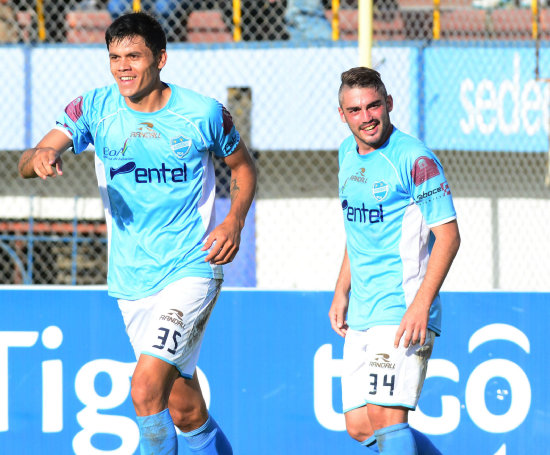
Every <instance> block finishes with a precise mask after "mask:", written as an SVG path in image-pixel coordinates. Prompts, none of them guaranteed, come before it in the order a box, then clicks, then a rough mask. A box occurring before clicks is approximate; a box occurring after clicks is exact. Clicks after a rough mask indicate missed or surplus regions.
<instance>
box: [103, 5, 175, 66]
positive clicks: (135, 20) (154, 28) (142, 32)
mask: <svg viewBox="0 0 550 455" xmlns="http://www.w3.org/2000/svg"><path fill="white" fill-rule="evenodd" d="M131 36H141V37H142V38H143V39H144V41H145V45H146V46H147V47H148V48H149V49H151V52H152V53H153V55H154V56H155V57H158V56H159V55H160V52H161V51H162V50H163V49H166V34H165V33H164V30H163V29H162V26H161V25H160V24H159V22H158V21H157V20H156V19H155V18H154V17H153V16H150V15H149V14H146V13H141V12H140V13H129V14H124V15H122V16H120V17H118V18H116V19H115V20H114V21H113V23H112V24H111V25H110V26H109V28H108V29H107V31H106V32H105V43H106V44H107V49H109V46H110V45H111V43H112V42H114V41H122V40H123V39H125V38H129V37H131Z"/></svg>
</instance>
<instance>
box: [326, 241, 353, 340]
mask: <svg viewBox="0 0 550 455" xmlns="http://www.w3.org/2000/svg"><path fill="white" fill-rule="evenodd" d="M350 290H351V269H350V264H349V257H348V250H347V248H346V250H345V251H344V260H343V261H342V267H340V274H339V275H338V280H337V281H336V288H335V289H334V297H333V298H332V305H331V306H330V310H329V312H328V317H329V319H330V325H331V326H332V329H333V330H334V331H335V332H336V333H337V334H338V335H340V336H342V337H345V336H346V332H347V330H348V325H347V324H346V316H347V314H348V305H349V292H350Z"/></svg>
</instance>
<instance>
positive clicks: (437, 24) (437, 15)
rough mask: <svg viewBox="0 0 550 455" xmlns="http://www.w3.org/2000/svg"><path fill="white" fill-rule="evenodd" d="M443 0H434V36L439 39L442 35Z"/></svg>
mask: <svg viewBox="0 0 550 455" xmlns="http://www.w3.org/2000/svg"><path fill="white" fill-rule="evenodd" d="M440 3H441V0H434V14H433V37H434V39H435V40H438V39H439V38H440V36H441V10H440Z"/></svg>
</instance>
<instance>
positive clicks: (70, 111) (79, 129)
mask: <svg viewBox="0 0 550 455" xmlns="http://www.w3.org/2000/svg"><path fill="white" fill-rule="evenodd" d="M88 103H89V100H87V99H86V98H85V97H84V96H79V97H78V98H76V99H74V100H73V101H71V102H70V103H69V104H68V105H67V107H66V108H65V110H64V111H63V113H62V114H61V115H60V116H59V117H58V119H57V121H56V127H57V128H58V129H61V130H63V131H64V132H65V133H66V134H67V135H68V136H69V137H70V138H71V139H72V141H73V148H74V152H75V153H76V154H79V153H81V152H83V151H84V150H86V148H87V147H88V145H89V144H93V137H92V134H91V132H90V126H89V122H88V121H87V118H86V110H87V106H88Z"/></svg>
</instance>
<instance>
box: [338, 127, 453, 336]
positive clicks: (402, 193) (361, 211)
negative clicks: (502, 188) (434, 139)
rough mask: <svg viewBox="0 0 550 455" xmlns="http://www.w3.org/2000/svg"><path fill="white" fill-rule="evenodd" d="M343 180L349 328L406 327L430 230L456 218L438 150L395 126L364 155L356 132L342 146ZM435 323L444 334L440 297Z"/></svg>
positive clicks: (432, 322) (423, 266)
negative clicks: (429, 148)
mask: <svg viewBox="0 0 550 455" xmlns="http://www.w3.org/2000/svg"><path fill="white" fill-rule="evenodd" d="M338 160H339V165H340V170H339V174H338V182H339V189H340V202H341V204H342V211H343V215H344V226H345V230H346V237H347V241H346V246H347V252H348V256H349V260H350V265H351V294H350V303H349V308H348V320H347V322H348V325H349V327H351V328H352V329H355V330H365V329H368V328H370V327H374V326H378V325H392V324H396V325H398V324H400V323H401V319H402V318H403V315H404V314H405V311H406V309H407V307H408V306H409V305H410V304H411V303H412V301H413V299H414V297H415V295H416V293H417V291H418V288H419V287H420V284H421V283H422V280H423V279H424V275H425V273H426V266H427V264H428V259H429V253H430V250H431V245H432V244H433V240H434V237H433V234H432V233H431V231H430V228H431V227H434V226H437V225H440V224H443V223H446V222H449V221H451V220H454V219H455V218H456V212H455V209H454V206H453V200H452V196H451V191H450V189H449V185H448V184H447V180H446V179H445V175H444V173H443V168H442V166H441V164H440V162H439V161H438V159H437V158H436V157H435V155H434V154H433V153H432V152H431V151H430V150H428V149H427V148H426V146H425V145H424V144H423V143H422V142H420V141H419V140H417V139H415V138H413V137H412V136H409V135H407V134H404V133H402V132H401V131H399V130H398V129H396V128H394V129H393V132H392V134H391V135H390V137H389V139H388V140H387V141H386V143H384V145H382V147H380V148H379V149H377V150H375V151H373V152H371V153H368V154H366V155H360V154H359V153H358V152H357V143H356V141H355V138H354V137H353V136H350V137H348V138H347V139H346V140H344V142H342V145H341V146H340V149H339V156H338ZM428 327H429V328H430V329H432V330H433V331H434V332H436V333H437V334H439V333H440V332H441V304H440V301H439V296H438V297H436V299H435V301H434V302H433V305H432V307H431V309H430V319H429V324H428Z"/></svg>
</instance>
